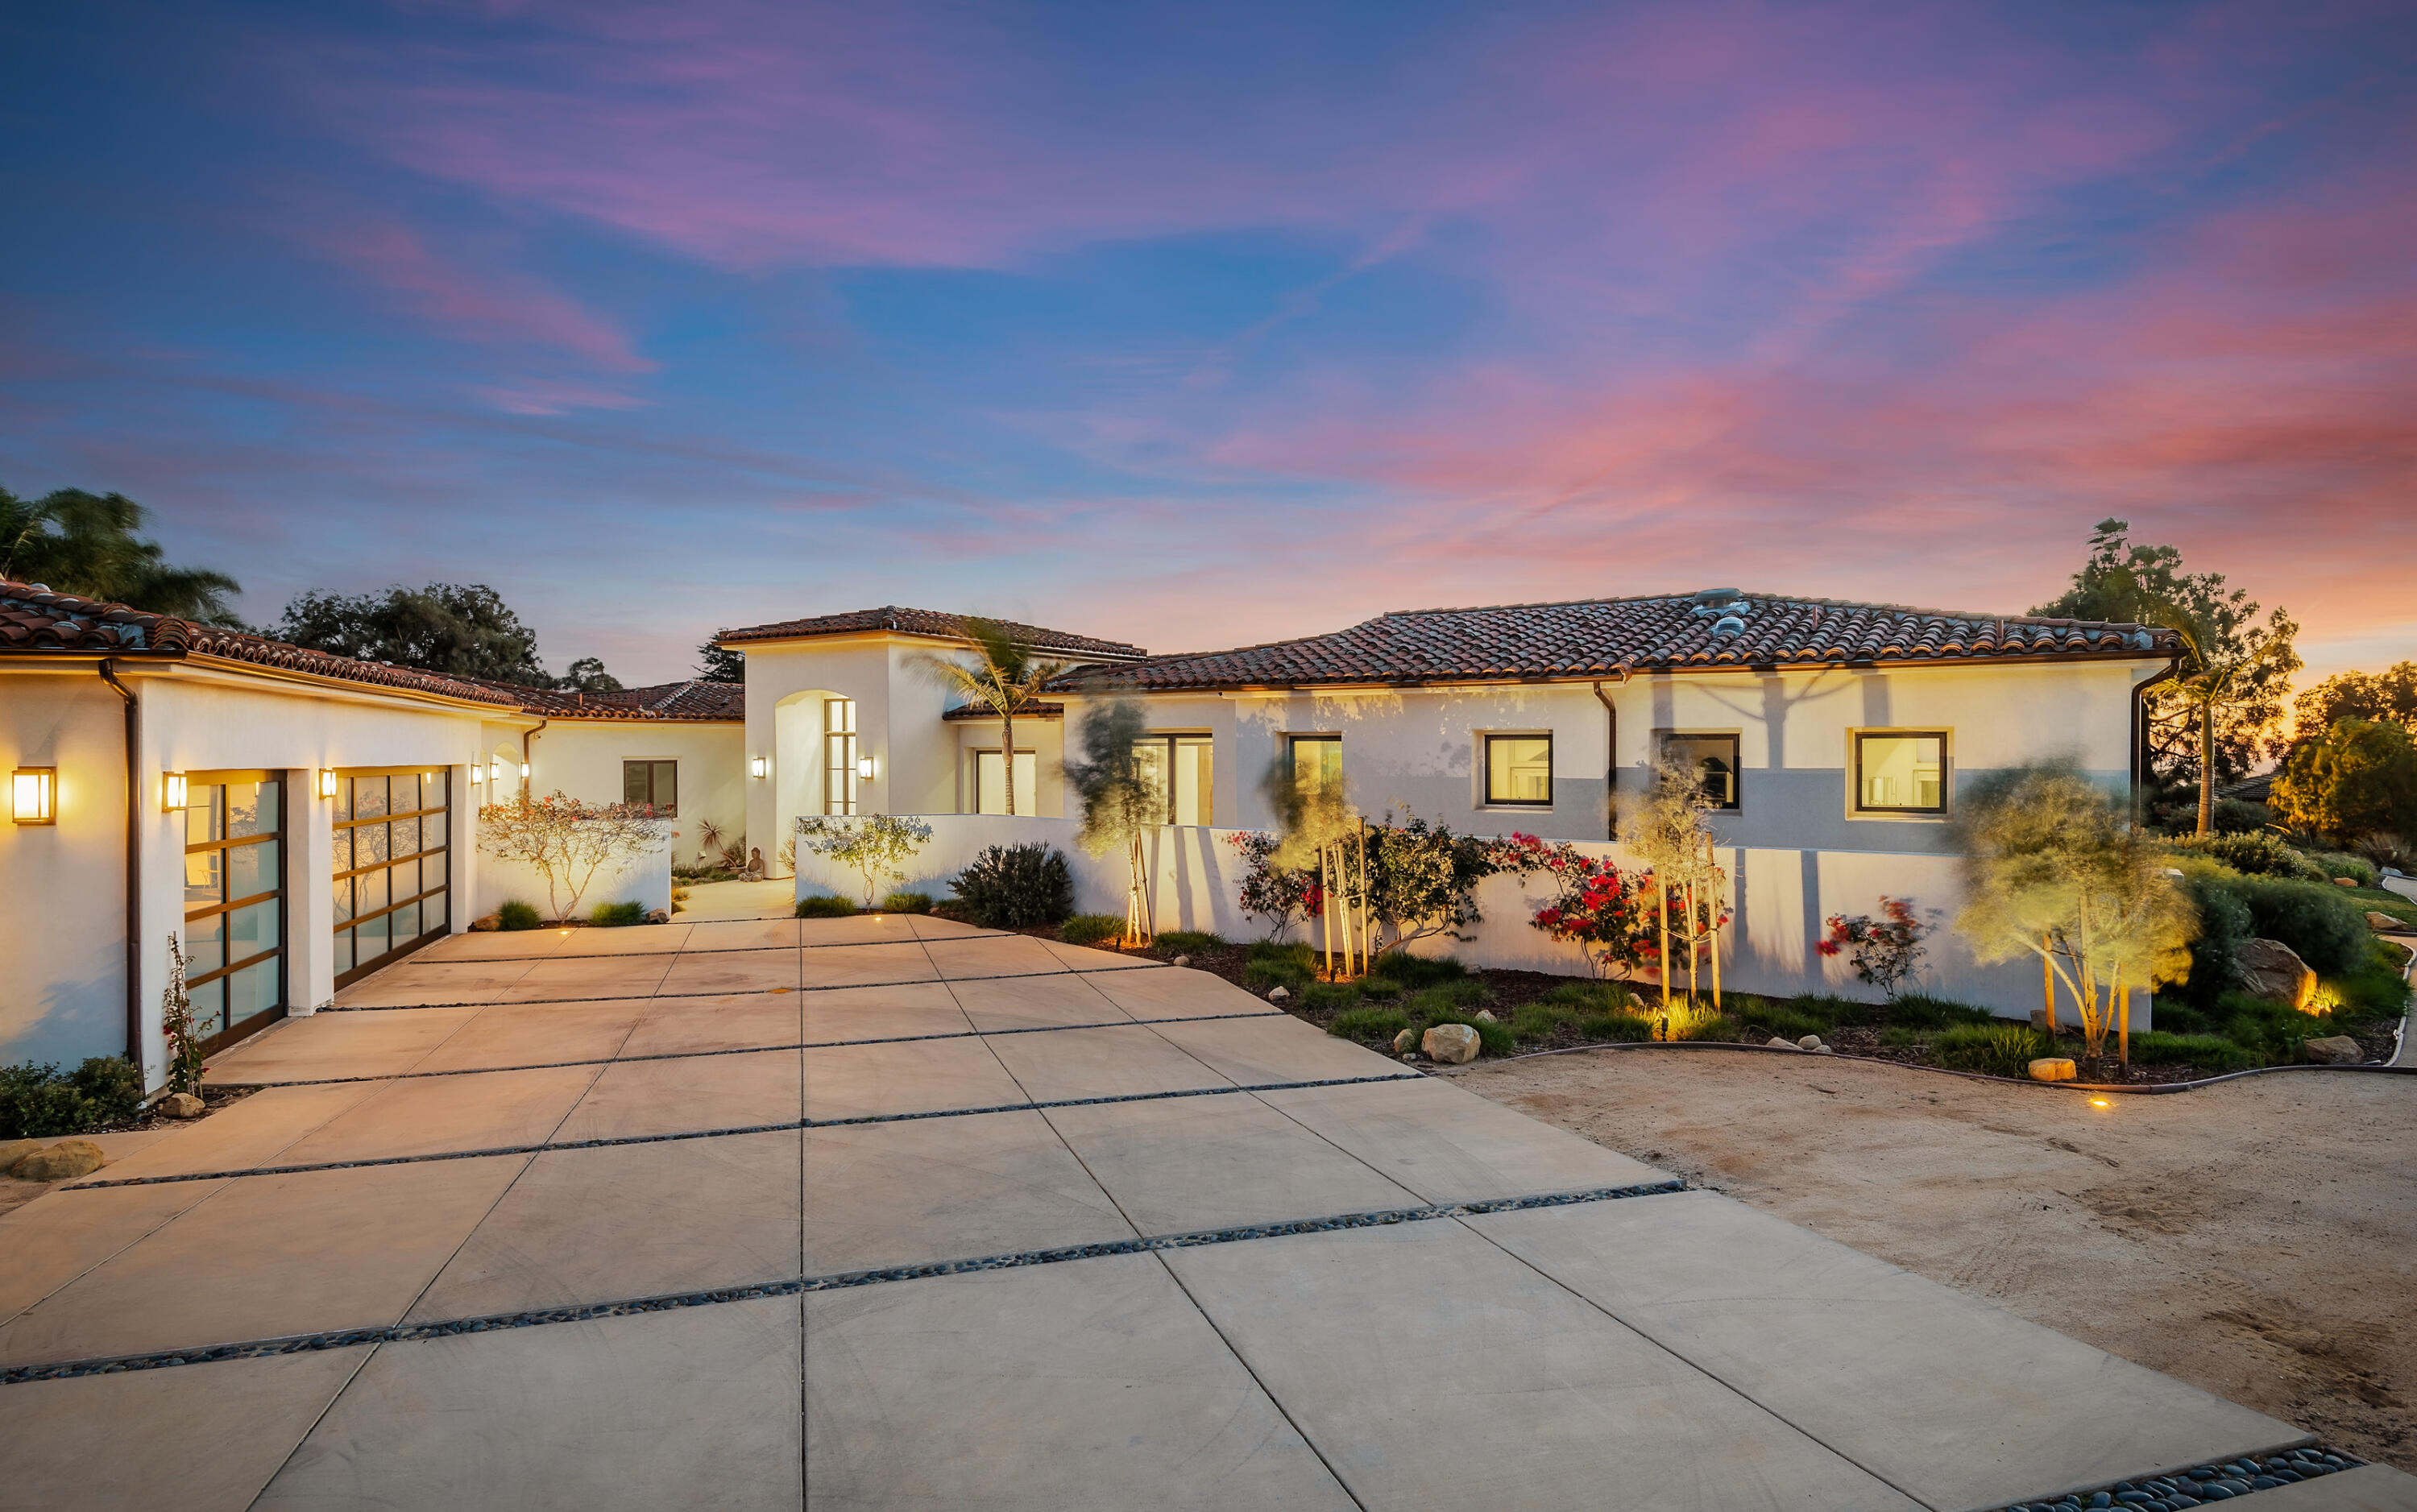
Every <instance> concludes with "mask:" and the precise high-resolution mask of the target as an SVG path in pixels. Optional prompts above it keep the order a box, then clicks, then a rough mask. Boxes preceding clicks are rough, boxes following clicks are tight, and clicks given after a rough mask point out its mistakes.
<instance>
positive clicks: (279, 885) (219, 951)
mask: <svg viewBox="0 0 2417 1512" xmlns="http://www.w3.org/2000/svg"><path fill="white" fill-rule="evenodd" d="M284 832H285V784H284V783H283V782H282V781H281V780H279V779H278V778H277V776H276V775H275V774H273V773H269V772H196V773H193V774H192V775H191V776H190V778H189V779H188V780H187V782H186V787H185V985H186V988H187V990H189V991H190V994H191V998H192V1005H193V1023H194V1026H195V1028H196V1029H198V1030H199V1031H200V1033H201V1036H202V1038H203V1042H204V1044H205V1046H206V1047H207V1048H208V1049H211V1050H216V1049H217V1048H218V1047H219V1046H220V1045H225V1044H231V1043H233V1042H234V1041H236V1040H237V1039H240V1038H242V1037H243V1036H246V1035H248V1034H251V1032H252V1031H254V1030H257V1029H265V1028H266V1027H267V1026H268V1025H269V1024H271V1023H274V1022H275V1021H277V1020H279V1019H280V1018H282V1017H283V1016H284V1013H285V909H284V902H285V899H284V879H285V839H284Z"/></svg>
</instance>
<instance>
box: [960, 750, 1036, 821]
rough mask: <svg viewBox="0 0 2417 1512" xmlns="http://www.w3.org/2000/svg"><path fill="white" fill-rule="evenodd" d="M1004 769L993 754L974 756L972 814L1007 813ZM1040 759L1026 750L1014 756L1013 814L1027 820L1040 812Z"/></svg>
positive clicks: (1005, 767)
mask: <svg viewBox="0 0 2417 1512" xmlns="http://www.w3.org/2000/svg"><path fill="white" fill-rule="evenodd" d="M1006 779H1007V765H1006V763H1005V761H1004V760H1003V759H1002V758H1001V757H1000V755H999V753H998V752H997V751H995V750H977V751H975V752H974V812H976V813H978V814H1003V813H1005V812H1007V786H1006ZM1040 791H1041V755H1040V752H1038V751H1036V750H1034V749H1032V748H1030V747H1028V746H1020V747H1018V748H1016V752H1015V812H1016V814H1017V816H1018V817H1019V818H1024V819H1030V818H1032V817H1034V816H1035V815H1037V814H1038V813H1039V812H1040Z"/></svg>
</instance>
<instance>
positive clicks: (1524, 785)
mask: <svg viewBox="0 0 2417 1512" xmlns="http://www.w3.org/2000/svg"><path fill="white" fill-rule="evenodd" d="M1485 801H1486V802H1487V803H1489V804H1510V805H1515V806H1517V807H1520V808H1528V809H1549V808H1551V807H1552V806H1553V737H1552V736H1550V735H1487V736H1486V737H1485Z"/></svg>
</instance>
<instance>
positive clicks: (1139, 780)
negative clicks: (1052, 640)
mask: <svg viewBox="0 0 2417 1512" xmlns="http://www.w3.org/2000/svg"><path fill="white" fill-rule="evenodd" d="M1148 733H1149V721H1148V717H1147V716H1145V715H1144V714H1143V713H1142V709H1141V705H1140V704H1139V703H1134V702H1133V701H1132V700H1131V699H1117V700H1115V701H1113V702H1111V703H1103V704H1102V705H1100V706H1099V707H1098V708H1095V709H1093V710H1092V711H1091V712H1090V713H1089V714H1088V715H1087V716H1086V717H1085V718H1084V720H1083V728H1082V734H1081V739H1082V746H1083V754H1082V755H1081V756H1080V757H1079V758H1072V759H1070V760H1068V762H1067V763H1066V785H1067V787H1068V788H1069V789H1071V790H1072V792H1073V794H1075V796H1077V797H1078V798H1080V799H1081V800H1082V803H1083V829H1082V834H1081V836H1080V839H1081V840H1082V842H1083V848H1084V849H1085V850H1087V851H1088V852H1090V853H1091V854H1093V855H1105V854H1108V853H1109V852H1110V851H1113V850H1115V849H1117V847H1118V846H1122V847H1123V848H1124V852H1125V861H1126V865H1127V866H1128V868H1129V869H1131V873H1132V881H1131V884H1130V885H1128V887H1127V888H1126V890H1125V940H1126V942H1127V943H1128V944H1132V945H1142V944H1146V943H1148V940H1149V937H1150V933H1151V930H1150V920H1149V865H1148V859H1147V857H1146V856H1145V855H1144V854H1143V850H1142V836H1143V835H1144V834H1145V833H1147V832H1148V831H1149V830H1152V829H1155V828H1157V827H1158V826H1159V825H1160V824H1164V823H1165V822H1166V790H1165V789H1164V788H1163V787H1161V786H1160V785H1159V782H1158V779H1157V778H1156V776H1155V775H1154V774H1153V773H1152V772H1151V770H1150V768H1149V767H1148V764H1145V763H1144V762H1143V761H1142V759H1141V753H1140V751H1139V750H1138V749H1137V747H1138V745H1139V743H1140V742H1141V740H1142V739H1143V737H1144V736H1146V735H1147V734H1148ZM1014 776H1015V774H1014V771H1013V769H1012V768H1010V770H1009V772H1008V778H1009V785H1010V786H1013V785H1014Z"/></svg>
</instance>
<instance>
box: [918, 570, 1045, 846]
mask: <svg viewBox="0 0 2417 1512" xmlns="http://www.w3.org/2000/svg"><path fill="white" fill-rule="evenodd" d="M957 628H958V633H960V634H961V635H963V636H964V637H965V644H966V646H967V647H968V648H969V649H970V650H971V651H972V652H973V656H974V659H973V660H972V661H971V662H963V661H952V660H950V659H949V658H946V657H935V656H924V655H919V656H917V657H916V658H915V660H916V661H917V663H918V664H920V666H921V667H922V668H923V669H924V670H925V671H927V672H929V673H931V674H932V675H933V676H934V677H935V678H937V679H939V681H940V682H941V683H942V684H944V685H946V686H947V687H950V688H954V689H956V690H957V691H958V692H960V693H963V694H964V695H965V702H966V703H970V704H974V705H976V706H979V707H981V708H986V709H989V710H991V711H993V712H994V713H996V715H997V716H998V748H999V758H998V760H999V772H1000V781H1001V784H1002V785H1003V786H1004V787H1005V788H1006V789H1007V811H1008V812H1009V813H1010V814H1013V813H1014V812H1015V715H1016V711H1017V710H1019V709H1023V708H1027V707H1029V706H1030V705H1031V704H1032V703H1035V702H1037V701H1038V700H1039V699H1040V697H1041V688H1042V687H1043V686H1044V685H1045V684H1047V683H1048V681H1049V679H1051V678H1052V677H1055V676H1056V675H1057V674H1058V673H1061V672H1064V671H1065V670H1066V669H1067V667H1068V666H1070V665H1071V663H1069V662H1063V661H1042V660H1039V659H1037V658H1034V657H1033V655H1032V651H1031V648H1030V647H1028V646H1026V645H1024V644H1023V643H1020V642H1018V641H1017V640H1016V639H1015V637H1014V636H1012V635H1011V634H1009V633H1008V629H1007V627H1006V626H1004V625H1001V624H1000V623H999V622H998V621H996V620H995V619H982V618H980V616H978V615H970V614H969V615H967V616H965V618H964V619H961V620H959V621H958V622H957Z"/></svg>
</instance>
